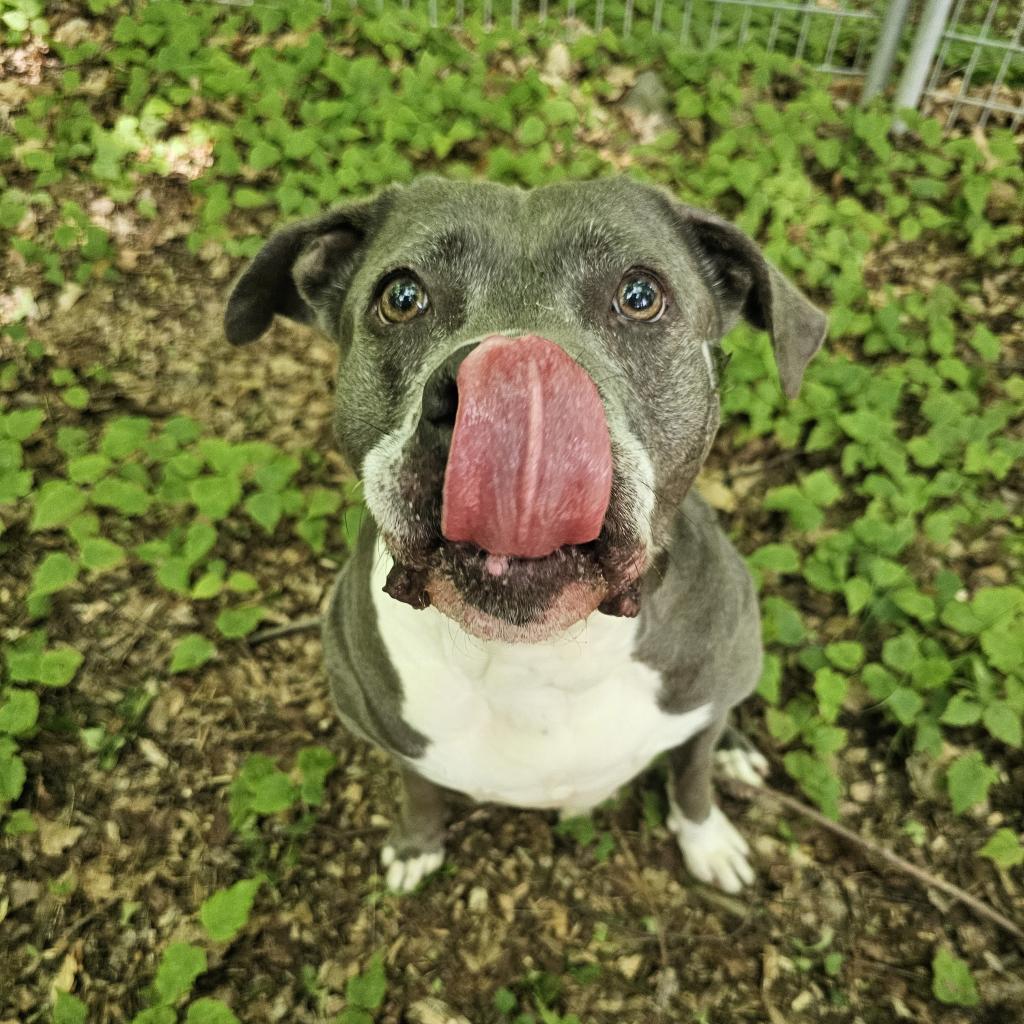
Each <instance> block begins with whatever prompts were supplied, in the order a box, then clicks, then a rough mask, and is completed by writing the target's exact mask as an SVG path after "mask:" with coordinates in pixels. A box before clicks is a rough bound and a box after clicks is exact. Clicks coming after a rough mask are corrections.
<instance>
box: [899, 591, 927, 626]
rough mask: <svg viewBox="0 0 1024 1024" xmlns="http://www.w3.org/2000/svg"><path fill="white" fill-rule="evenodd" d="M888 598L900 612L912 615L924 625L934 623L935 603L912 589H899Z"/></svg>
mask: <svg viewBox="0 0 1024 1024" xmlns="http://www.w3.org/2000/svg"><path fill="white" fill-rule="evenodd" d="M889 597H890V598H891V599H892V602H893V604H895V605H896V607H897V608H899V610H900V611H902V612H906V613H907V614H908V615H912V616H913V617H914V618H915V619H919V620H920V621H921V622H924V623H929V622H934V621H935V601H934V600H933V599H932V598H930V597H928V595H927V594H922V593H921V592H920V591H919V590H917V589H915V588H914V587H900V588H899V589H898V590H894V591H893V592H892V593H891V594H890V595H889Z"/></svg>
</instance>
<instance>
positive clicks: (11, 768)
mask: <svg viewBox="0 0 1024 1024" xmlns="http://www.w3.org/2000/svg"><path fill="white" fill-rule="evenodd" d="M17 750H18V748H17V747H16V746H15V743H14V740H12V739H10V738H9V737H7V736H0V805H2V804H4V803H11V802H13V801H14V800H17V799H18V797H19V796H21V789H22V786H24V785H25V762H24V761H22V759H21V758H20V757H18V754H17Z"/></svg>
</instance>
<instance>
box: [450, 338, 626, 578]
mask: <svg viewBox="0 0 1024 1024" xmlns="http://www.w3.org/2000/svg"><path fill="white" fill-rule="evenodd" d="M456 383H457V386H458V391H459V407H458V412H457V413H456V416H455V429H454V431H453V433H452V443H451V450H450V452H449V455H448V467H447V469H446V470H445V475H444V504H443V508H442V512H441V532H442V533H443V534H444V536H445V537H447V538H448V540H451V541H469V542H471V543H473V544H476V545H477V546H478V547H480V548H483V550H484V551H487V552H489V553H490V554H492V555H514V556H516V557H519V558H542V557H544V556H545V555H550V554H551V552H552V551H555V550H556V549H557V548H560V547H561V546H562V545H563V544H584V543H586V542H587V541H591V540H595V539H596V538H597V535H598V534H599V533H600V532H601V525H602V524H603V522H604V516H605V512H606V511H607V509H608V499H609V497H610V495H611V487H612V455H611V441H610V439H609V437H608V424H607V422H606V421H605V416H604V406H603V405H602V404H601V398H600V396H599V395H598V393H597V388H596V387H595V386H594V382H593V381H592V380H591V379H590V376H589V375H588V374H587V372H586V370H584V369H583V368H582V367H581V366H580V365H579V364H578V363H576V362H574V361H573V360H572V359H570V358H569V356H568V355H566V354H565V352H564V351H563V350H562V349H561V348H559V347H558V346H557V345H555V344H554V343H553V342H550V341H548V340H546V339H545V338H540V337H537V336H536V335H527V336H526V337H523V338H506V337H503V336H502V335H500V334H493V335H491V336H490V337H489V338H487V339H486V340H485V341H483V342H482V343H481V344H480V345H479V346H478V347H477V348H476V349H474V351H473V352H472V353H471V354H470V355H468V356H467V357H466V359H465V360H464V362H463V363H462V365H461V366H460V367H459V373H458V379H457V381H456Z"/></svg>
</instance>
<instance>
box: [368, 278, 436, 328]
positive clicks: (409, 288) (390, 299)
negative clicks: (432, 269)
mask: <svg viewBox="0 0 1024 1024" xmlns="http://www.w3.org/2000/svg"><path fill="white" fill-rule="evenodd" d="M429 304H430V299H429V297H428V296H427V290H426V288H424V287H423V285H422V284H420V282H419V281H417V280H416V278H415V277H411V276H408V275H402V276H400V277H395V278H393V279H392V280H391V281H389V282H388V283H387V284H386V285H385V286H384V290H383V291H382V292H381V294H380V298H379V299H378V300H377V312H378V313H380V316H381V319H382V320H386V321H387V322H388V323H391V324H404V323H408V322H409V321H410V320H415V319H416V317H418V316H420V315H421V314H423V313H425V312H426V311H427V306H428V305H429Z"/></svg>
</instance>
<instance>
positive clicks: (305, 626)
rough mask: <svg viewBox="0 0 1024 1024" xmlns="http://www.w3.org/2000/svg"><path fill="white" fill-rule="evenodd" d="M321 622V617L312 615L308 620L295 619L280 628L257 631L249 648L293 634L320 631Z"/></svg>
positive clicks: (250, 638)
mask: <svg viewBox="0 0 1024 1024" xmlns="http://www.w3.org/2000/svg"><path fill="white" fill-rule="evenodd" d="M320 622H321V619H320V616H319V615H311V616H310V617H309V618H308V619H295V620H293V621H292V622H283V623H282V624H281V625H280V626H270V627H268V628H267V629H260V630H257V631H256V632H255V633H253V634H252V635H251V636H250V637H249V638H248V639H249V646H250V647H251V646H252V645H253V644H261V643H263V642H264V641H266V640H277V639H279V638H280V637H282V636H291V635H292V633H304V632H306V631H307V630H310V629H319V628H320Z"/></svg>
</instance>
